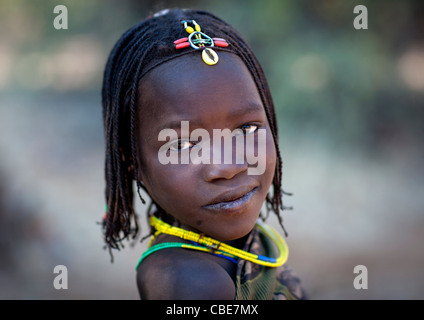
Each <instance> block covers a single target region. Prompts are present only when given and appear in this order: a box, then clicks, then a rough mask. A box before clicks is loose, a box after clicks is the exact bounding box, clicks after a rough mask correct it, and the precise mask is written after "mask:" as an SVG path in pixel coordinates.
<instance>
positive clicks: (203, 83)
mask: <svg viewBox="0 0 424 320" xmlns="http://www.w3.org/2000/svg"><path fill="white" fill-rule="evenodd" d="M139 89H140V90H139V93H140V99H139V110H140V111H139V112H141V114H142V115H143V116H148V115H150V116H153V117H154V118H155V119H158V118H163V117H167V116H168V115H171V116H172V115H178V116H181V117H184V116H185V115H186V116H189V115H190V114H193V113H199V112H210V111H211V108H212V111H213V108H214V106H216V107H217V106H222V105H224V106H225V108H230V109H231V108H236V107H238V106H239V105H246V106H249V105H252V104H258V105H262V103H261V100H260V96H259V93H258V90H257V87H256V85H255V82H254V81H253V78H252V76H251V74H250V72H249V70H248V68H247V67H246V66H245V64H244V63H243V62H242V60H241V59H240V58H239V57H238V56H236V55H234V54H231V53H227V52H220V53H219V62H218V63H217V64H216V65H213V66H209V65H206V64H205V63H204V62H203V61H202V59H201V57H200V54H199V53H198V52H194V53H193V54H187V55H184V56H182V57H179V58H176V59H173V60H171V61H169V62H167V63H164V64H162V65H160V66H158V67H157V68H155V69H153V70H152V71H151V72H150V73H148V74H147V75H146V77H144V78H143V79H142V81H141V83H140V87H139Z"/></svg>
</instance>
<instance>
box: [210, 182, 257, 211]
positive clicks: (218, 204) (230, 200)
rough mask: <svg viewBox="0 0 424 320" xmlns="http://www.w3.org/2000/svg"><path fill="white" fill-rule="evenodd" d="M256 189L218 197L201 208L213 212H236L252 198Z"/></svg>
mask: <svg viewBox="0 0 424 320" xmlns="http://www.w3.org/2000/svg"><path fill="white" fill-rule="evenodd" d="M257 189H258V187H254V188H253V189H250V191H248V192H237V191H236V192H229V193H226V194H224V195H222V196H221V197H218V198H217V199H215V200H214V201H212V203H210V204H208V205H205V206H203V208H204V209H208V210H214V211H238V210H239V209H242V208H243V206H244V205H245V204H247V202H248V201H249V200H250V198H252V196H253V195H254V193H255V192H256V190H257Z"/></svg>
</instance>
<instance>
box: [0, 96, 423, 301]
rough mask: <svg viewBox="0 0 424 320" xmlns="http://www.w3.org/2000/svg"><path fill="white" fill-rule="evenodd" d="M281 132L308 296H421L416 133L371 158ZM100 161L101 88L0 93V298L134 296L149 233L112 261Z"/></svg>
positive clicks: (292, 240)
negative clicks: (361, 272)
mask: <svg viewBox="0 0 424 320" xmlns="http://www.w3.org/2000/svg"><path fill="white" fill-rule="evenodd" d="M286 140H287V139H284V138H282V153H283V157H284V186H285V189H287V190H288V191H291V192H293V193H294V195H293V196H292V197H287V198H286V204H287V205H290V206H294V210H293V211H287V212H285V213H284V219H285V226H286V228H287V230H288V232H289V237H288V239H287V241H288V244H289V247H290V257H289V264H290V265H291V266H292V267H293V269H294V270H295V271H296V273H297V274H298V275H299V276H300V277H301V278H302V280H303V283H304V287H305V289H306V291H307V292H308V293H309V296H310V298H312V299H423V298H424V271H423V270H424V255H423V250H422V248H421V243H422V242H423V241H424V233H423V232H422V230H423V227H424V215H423V213H424V212H423V211H424V197H423V195H424V170H423V168H422V164H423V161H422V160H423V159H422V154H420V153H419V152H418V151H417V148H416V145H415V144H414V143H399V145H396V146H394V147H392V148H389V149H387V152H386V153H385V154H384V156H381V157H377V158H376V157H371V156H369V155H367V154H365V153H358V152H357V151H355V150H350V149H349V147H348V146H344V147H336V148H330V147H328V145H326V144H325V142H324V141H320V140H319V139H316V137H314V136H311V135H309V136H308V135H307V134H303V135H299V137H298V138H297V139H295V141H293V140H292V141H289V140H287V141H286ZM103 161H104V160H103V132H102V123H101V111H100V98H99V97H98V96H95V95H90V94H87V95H85V96H72V95H66V96H61V95H58V94H55V95H50V94H46V95H44V96H36V97H31V96H21V95H16V94H15V95H2V97H1V98H0V170H1V171H0V172H1V173H2V175H1V179H2V182H1V184H2V190H1V191H0V192H1V197H2V199H3V202H4V205H3V206H5V207H6V210H5V211H4V212H3V213H2V214H1V215H0V222H1V226H0V231H1V234H0V239H1V240H2V242H3V247H1V248H2V252H1V253H0V255H1V256H2V259H1V260H2V262H1V263H0V298H1V299H137V298H138V294H137V290H136V286H135V270H134V268H135V265H136V263H137V261H138V259H139V257H140V254H141V252H143V250H144V249H145V244H138V243H137V244H136V245H135V246H131V245H130V243H129V244H128V245H127V246H126V248H125V249H124V250H122V251H120V252H117V253H115V262H114V263H113V264H112V263H110V257H109V254H108V252H107V251H105V250H103V242H102V237H101V231H100V227H99V225H97V224H96V222H97V221H100V219H101V216H102V214H103V212H102V211H103V206H104V200H103V190H104V181H103ZM138 211H139V212H140V213H143V212H144V208H142V207H141V206H139V207H138ZM141 222H142V223H143V225H142V228H143V230H144V231H145V230H146V227H145V224H144V218H143V219H141ZM270 222H271V223H273V224H275V222H276V221H275V219H274V218H272V217H271V219H270ZM56 265H65V266H66V267H67V269H68V286H69V288H68V289H67V290H56V289H55V288H54V286H53V280H54V278H55V276H56V274H54V273H53V269H54V267H55V266H56ZM356 265H364V266H366V267H367V270H368V289H367V290H356V289H355V288H354V287H353V281H354V278H355V276H356V274H354V273H353V269H354V267H355V266H356Z"/></svg>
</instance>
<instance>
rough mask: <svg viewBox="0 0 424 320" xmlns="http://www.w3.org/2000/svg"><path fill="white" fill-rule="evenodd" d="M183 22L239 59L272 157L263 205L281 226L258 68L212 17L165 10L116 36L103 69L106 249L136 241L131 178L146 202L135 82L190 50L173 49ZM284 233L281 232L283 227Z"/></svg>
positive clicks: (235, 36) (269, 104) (270, 113)
mask: <svg viewBox="0 0 424 320" xmlns="http://www.w3.org/2000/svg"><path fill="white" fill-rule="evenodd" d="M182 20H195V21H196V22H197V23H198V24H199V25H201V26H202V29H203V30H205V31H204V32H205V33H206V34H208V35H209V36H212V37H219V38H224V39H226V40H227V42H228V43H229V44H230V45H229V46H228V47H227V48H216V49H217V50H223V51H228V52H232V53H233V54H236V55H237V56H239V57H240V58H241V59H242V61H243V62H244V63H245V65H246V67H247V68H248V70H249V72H250V73H251V75H252V78H253V80H254V83H255V84H256V86H257V88H258V92H259V95H260V98H261V101H262V103H263V105H264V108H265V113H266V117H267V119H268V122H269V125H270V128H271V132H272V136H273V139H274V143H275V148H276V154H277V163H276V168H275V174H274V178H273V192H272V194H270V193H268V195H267V197H266V207H267V211H268V210H271V211H273V212H274V213H275V214H276V215H277V218H278V220H279V222H280V225H281V226H282V227H283V225H282V217H281V215H280V209H281V210H283V209H285V207H284V206H283V204H282V195H283V193H284V192H283V190H282V186H281V177H282V160H281V156H280V151H279V147H278V128H277V121H276V116H275V110H274V104H273V101H272V97H271V92H270V89H269V87H268V84H267V81H266V79H265V75H264V72H263V70H262V67H261V66H260V64H259V62H258V60H257V59H256V57H255V55H254V54H253V52H252V51H251V49H250V47H249V46H248V45H247V44H246V42H245V41H244V40H243V39H242V37H241V36H240V35H239V33H238V32H237V31H236V30H235V29H234V28H233V27H231V26H230V25H228V24H227V23H226V22H224V21H223V20H221V19H220V18H218V17H216V16H215V15H213V14H211V13H208V12H205V11H197V10H180V9H172V10H164V11H161V12H159V13H157V14H155V15H153V16H151V17H148V18H147V19H145V20H143V21H141V22H139V23H138V24H136V25H135V26H133V27H131V28H130V29H129V30H128V31H126V32H125V33H124V34H123V35H122V36H121V38H120V39H119V40H118V42H117V43H116V44H115V46H114V48H113V49H112V52H111V53H110V56H109V58H108V61H107V64H106V68H105V71H104V79H103V88H102V104H103V121H104V129H105V143H106V157H105V178H106V190H105V196H106V203H107V205H106V211H107V212H106V215H105V217H104V219H103V222H102V227H103V232H104V238H105V242H106V245H107V246H108V247H109V250H111V249H120V247H122V240H124V239H128V238H129V237H131V236H132V237H133V238H135V237H136V236H137V234H138V233H139V226H138V222H137V215H136V213H135V211H134V205H133V194H134V190H133V188H134V187H133V180H135V181H136V183H135V185H136V188H137V192H138V194H139V197H140V199H141V201H142V202H143V203H145V201H144V199H143V198H142V196H141V194H140V189H144V190H145V188H144V186H143V185H142V183H141V182H140V181H138V178H137V177H138V176H139V175H138V170H139V169H138V165H137V158H136V155H137V151H136V142H135V123H136V114H137V112H136V105H137V103H136V102H137V101H138V98H139V95H142V94H143V93H142V92H139V82H140V79H141V78H142V77H143V76H144V75H145V74H146V73H147V72H149V71H150V70H152V69H153V68H155V67H157V66H158V65H160V64H162V63H165V62H167V61H169V60H171V59H175V58H177V57H179V56H181V55H184V54H190V53H191V52H193V51H194V49H191V48H187V49H185V50H176V49H175V48H174V45H173V42H174V41H175V40H176V39H179V38H182V37H184V36H186V33H185V30H184V28H183V27H182V24H181V21H182ZM214 49H215V48H214ZM156 206H157V205H156ZM157 207H158V206H157ZM158 208H159V207H158ZM283 230H284V232H285V229H284V227H283ZM286 235H287V233H286Z"/></svg>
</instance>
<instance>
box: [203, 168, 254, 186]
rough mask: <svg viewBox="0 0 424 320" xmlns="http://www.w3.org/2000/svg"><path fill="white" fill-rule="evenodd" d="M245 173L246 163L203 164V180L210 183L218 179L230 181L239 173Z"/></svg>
mask: <svg viewBox="0 0 424 320" xmlns="http://www.w3.org/2000/svg"><path fill="white" fill-rule="evenodd" d="M244 171H247V163H243V164H235V163H234V164H224V163H222V164H214V163H211V164H205V165H204V178H205V180H206V181H207V182H212V181H215V180H219V179H226V180H229V179H232V178H233V177H235V176H236V175H238V174H239V173H242V172H244Z"/></svg>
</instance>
